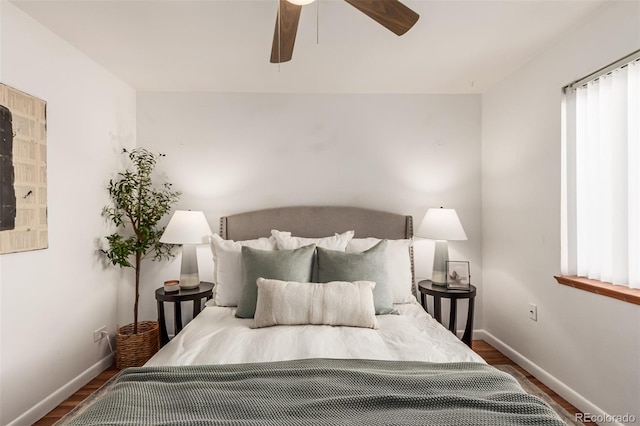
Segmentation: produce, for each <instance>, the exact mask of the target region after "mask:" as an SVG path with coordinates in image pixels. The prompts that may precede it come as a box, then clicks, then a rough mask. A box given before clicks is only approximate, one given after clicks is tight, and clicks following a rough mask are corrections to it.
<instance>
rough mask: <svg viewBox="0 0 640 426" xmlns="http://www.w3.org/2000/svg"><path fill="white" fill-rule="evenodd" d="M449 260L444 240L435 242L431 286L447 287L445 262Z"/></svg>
mask: <svg viewBox="0 0 640 426" xmlns="http://www.w3.org/2000/svg"><path fill="white" fill-rule="evenodd" d="M448 260H449V247H448V245H447V241H446V240H436V246H435V251H434V253H433V273H432V274H431V282H432V283H433V285H438V286H446V285H447V261H448Z"/></svg>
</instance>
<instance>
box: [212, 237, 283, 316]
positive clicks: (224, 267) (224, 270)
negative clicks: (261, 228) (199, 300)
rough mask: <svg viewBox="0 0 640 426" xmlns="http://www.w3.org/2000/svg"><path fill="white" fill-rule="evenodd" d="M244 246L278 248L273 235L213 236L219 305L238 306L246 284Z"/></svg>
mask: <svg viewBox="0 0 640 426" xmlns="http://www.w3.org/2000/svg"><path fill="white" fill-rule="evenodd" d="M242 246H247V247H251V248H255V249H260V250H270V251H273V250H276V241H275V239H274V238H273V237H269V238H258V239H256V240H245V241H233V240H224V239H222V238H221V237H220V236H219V235H218V234H214V235H213V236H212V237H211V251H212V253H213V262H214V268H213V281H214V282H215V284H216V286H215V293H216V295H215V302H216V305H218V306H238V298H239V297H240V292H241V291H242V287H243V285H244V281H243V277H242V254H241V250H242Z"/></svg>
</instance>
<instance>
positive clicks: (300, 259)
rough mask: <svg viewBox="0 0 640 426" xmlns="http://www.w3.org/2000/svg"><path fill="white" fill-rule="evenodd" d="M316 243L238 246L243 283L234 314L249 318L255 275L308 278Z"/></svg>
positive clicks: (255, 288)
mask: <svg viewBox="0 0 640 426" xmlns="http://www.w3.org/2000/svg"><path fill="white" fill-rule="evenodd" d="M315 249H316V246H315V245H313V244H312V245H310V246H305V247H300V248H298V249H295V250H277V251H266V250H258V249H253V248H251V247H246V246H245V247H242V269H243V287H242V291H241V292H240V297H239V298H238V308H237V309H236V316H237V317H238V318H253V317H254V315H255V313H256V301H257V299H258V285H257V284H256V281H257V280H258V278H266V279H273V280H282V281H296V282H309V281H311V267H312V265H313V254H314V252H315Z"/></svg>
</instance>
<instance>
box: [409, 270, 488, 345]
mask: <svg viewBox="0 0 640 426" xmlns="http://www.w3.org/2000/svg"><path fill="white" fill-rule="evenodd" d="M418 288H419V289H420V300H421V302H422V306H423V307H424V309H425V310H427V304H426V296H433V317H434V318H435V319H436V321H438V322H439V323H440V324H442V298H445V299H449V300H450V301H451V308H450V309H449V331H450V332H452V333H453V334H456V318H457V313H458V312H457V311H458V309H457V308H458V300H460V299H469V310H468V311H467V324H466V326H465V328H464V334H463V335H462V341H463V342H464V343H466V344H467V346H469V347H471V340H472V339H473V305H474V303H475V298H476V287H475V286H473V285H470V286H469V290H458V289H448V288H447V287H444V286H438V285H434V284H433V282H431V280H424V281H420V282H419V283H418Z"/></svg>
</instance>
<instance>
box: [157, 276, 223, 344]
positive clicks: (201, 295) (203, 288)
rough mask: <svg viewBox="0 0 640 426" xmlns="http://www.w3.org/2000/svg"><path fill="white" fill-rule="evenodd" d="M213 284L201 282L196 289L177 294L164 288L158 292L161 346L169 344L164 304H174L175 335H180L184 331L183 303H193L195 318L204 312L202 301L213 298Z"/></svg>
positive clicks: (183, 290) (184, 290)
mask: <svg viewBox="0 0 640 426" xmlns="http://www.w3.org/2000/svg"><path fill="white" fill-rule="evenodd" d="M213 286H214V284H213V283H207V282H201V283H200V285H199V286H198V287H196V288H191V289H188V290H187V289H180V291H177V292H175V293H166V292H165V291H164V287H160V288H159V289H157V290H156V300H157V301H158V323H159V324H160V345H161V346H164V345H166V344H167V343H168V342H169V334H168V333H167V323H166V322H165V317H164V302H173V322H174V333H175V334H178V333H179V332H180V330H182V306H181V303H182V302H187V301H190V300H191V301H193V318H195V317H196V316H197V315H198V314H199V313H200V311H201V310H202V300H203V299H206V300H209V299H211V298H212V297H213Z"/></svg>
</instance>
